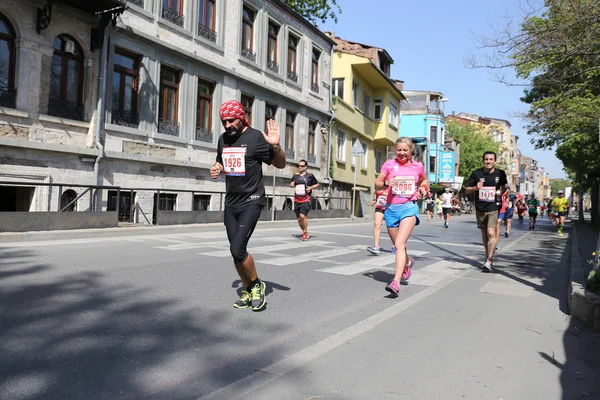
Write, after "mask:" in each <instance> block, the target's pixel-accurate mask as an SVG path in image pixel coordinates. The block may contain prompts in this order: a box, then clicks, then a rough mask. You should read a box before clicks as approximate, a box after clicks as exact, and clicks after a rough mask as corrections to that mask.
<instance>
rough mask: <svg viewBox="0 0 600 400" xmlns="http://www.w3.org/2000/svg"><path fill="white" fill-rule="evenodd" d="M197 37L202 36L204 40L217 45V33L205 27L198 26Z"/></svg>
mask: <svg viewBox="0 0 600 400" xmlns="http://www.w3.org/2000/svg"><path fill="white" fill-rule="evenodd" d="M198 35H199V36H202V37H203V38H204V39H206V40H210V41H211V42H213V43H217V32H215V31H213V30H212V29H210V28H209V27H207V26H204V25H201V24H199V25H198Z"/></svg>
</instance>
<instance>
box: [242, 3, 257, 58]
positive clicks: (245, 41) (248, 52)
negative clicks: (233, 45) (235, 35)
mask: <svg viewBox="0 0 600 400" xmlns="http://www.w3.org/2000/svg"><path fill="white" fill-rule="evenodd" d="M254 18H255V12H254V10H252V9H251V8H249V7H246V6H244V8H243V10H242V56H244V57H245V58H247V59H249V60H250V61H254V62H256V53H255V52H254Z"/></svg>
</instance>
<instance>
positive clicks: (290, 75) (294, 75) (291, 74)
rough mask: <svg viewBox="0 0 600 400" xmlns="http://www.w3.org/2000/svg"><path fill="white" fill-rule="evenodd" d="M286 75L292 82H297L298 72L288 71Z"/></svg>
mask: <svg viewBox="0 0 600 400" xmlns="http://www.w3.org/2000/svg"><path fill="white" fill-rule="evenodd" d="M287 76H288V79H289V80H292V81H294V82H298V74H297V73H295V72H294V71H288V73H287Z"/></svg>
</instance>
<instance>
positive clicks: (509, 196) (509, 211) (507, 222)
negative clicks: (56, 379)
mask: <svg viewBox="0 0 600 400" xmlns="http://www.w3.org/2000/svg"><path fill="white" fill-rule="evenodd" d="M506 202H507V204H506V211H505V212H504V218H503V220H504V226H505V229H506V231H505V232H504V237H509V236H510V228H511V227H512V220H513V216H514V215H515V207H516V206H517V195H516V194H514V193H513V192H512V190H511V189H510V186H509V187H508V190H507V193H506ZM498 235H500V232H498ZM498 237H500V236H498Z"/></svg>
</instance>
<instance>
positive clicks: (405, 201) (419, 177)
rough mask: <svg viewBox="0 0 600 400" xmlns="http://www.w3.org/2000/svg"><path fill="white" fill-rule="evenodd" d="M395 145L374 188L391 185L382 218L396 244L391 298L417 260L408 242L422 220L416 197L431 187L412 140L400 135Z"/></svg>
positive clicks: (386, 288) (407, 276)
mask: <svg viewBox="0 0 600 400" xmlns="http://www.w3.org/2000/svg"><path fill="white" fill-rule="evenodd" d="M395 148H396V158H394V159H391V160H387V161H386V162H385V163H384V164H383V166H382V167H381V172H380V173H379V176H378V177H377V180H376V181H375V190H384V189H385V188H387V187H389V188H390V190H389V192H388V196H387V205H386V208H385V212H384V214H383V218H384V219H385V223H386V225H387V228H388V233H389V235H390V238H393V241H394V246H395V247H396V263H395V274H394V279H393V280H392V281H391V282H390V283H389V284H388V285H387V286H386V287H385V290H387V291H388V292H390V294H391V296H392V297H398V292H399V291H400V280H401V279H403V280H405V281H406V280H408V279H409V278H410V275H411V269H412V266H413V265H414V263H415V260H413V259H412V258H409V257H408V253H407V252H406V242H407V241H408V238H409V236H410V234H411V233H412V231H413V229H414V227H415V226H416V225H419V222H420V219H419V206H418V204H417V199H419V198H421V197H423V196H425V195H426V194H427V191H428V190H429V183H428V181H427V177H426V176H425V169H424V168H423V164H421V163H420V162H418V161H412V160H411V157H412V153H413V150H414V144H413V142H412V140H411V139H410V138H406V137H401V138H398V139H397V140H396V146H395Z"/></svg>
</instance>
